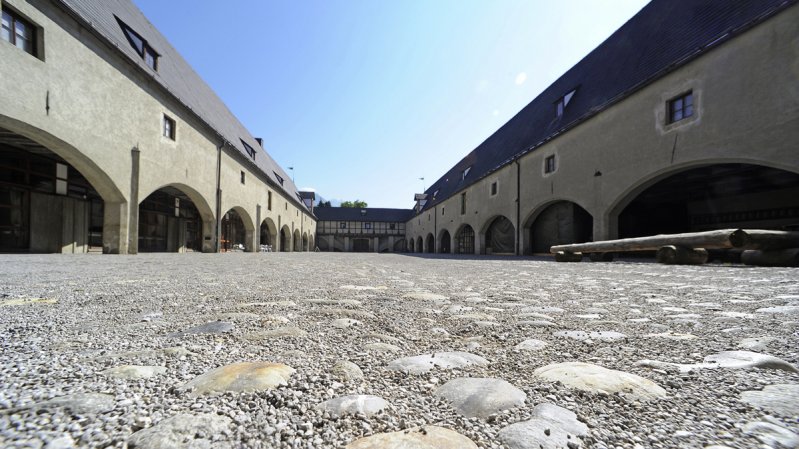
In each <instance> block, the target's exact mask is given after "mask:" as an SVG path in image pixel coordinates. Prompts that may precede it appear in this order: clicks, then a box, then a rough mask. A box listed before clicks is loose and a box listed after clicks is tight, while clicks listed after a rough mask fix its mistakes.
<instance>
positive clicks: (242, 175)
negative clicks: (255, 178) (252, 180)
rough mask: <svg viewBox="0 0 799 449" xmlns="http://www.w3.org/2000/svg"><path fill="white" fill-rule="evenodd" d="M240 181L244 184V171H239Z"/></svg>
mask: <svg viewBox="0 0 799 449" xmlns="http://www.w3.org/2000/svg"><path fill="white" fill-rule="evenodd" d="M241 183H242V184H244V172H241Z"/></svg>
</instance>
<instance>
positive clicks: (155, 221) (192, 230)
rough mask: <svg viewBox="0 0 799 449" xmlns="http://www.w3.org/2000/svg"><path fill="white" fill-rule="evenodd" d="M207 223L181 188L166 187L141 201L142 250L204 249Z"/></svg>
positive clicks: (140, 245)
mask: <svg viewBox="0 0 799 449" xmlns="http://www.w3.org/2000/svg"><path fill="white" fill-rule="evenodd" d="M202 230H203V223H202V219H201V218H200V212H199V211H198V210H197V207H195V206H194V203H193V202H192V201H191V200H190V199H189V197H188V196H186V195H185V194H184V193H183V192H181V191H180V190H178V189H176V188H174V187H163V188H161V189H159V190H156V191H155V192H153V193H151V194H150V195H149V196H148V197H147V198H145V199H144V201H142V202H141V203H140V204H139V252H141V253H159V252H186V251H188V252H191V251H197V252H200V251H202V244H203V242H202Z"/></svg>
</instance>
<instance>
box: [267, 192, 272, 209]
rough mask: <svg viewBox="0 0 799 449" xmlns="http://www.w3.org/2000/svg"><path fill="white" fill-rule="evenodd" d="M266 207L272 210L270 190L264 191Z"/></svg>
mask: <svg viewBox="0 0 799 449" xmlns="http://www.w3.org/2000/svg"><path fill="white" fill-rule="evenodd" d="M266 208H267V209H268V210H272V192H266Z"/></svg>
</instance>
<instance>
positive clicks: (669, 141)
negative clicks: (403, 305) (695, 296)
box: [406, 0, 799, 254]
mask: <svg viewBox="0 0 799 449" xmlns="http://www.w3.org/2000/svg"><path fill="white" fill-rule="evenodd" d="M798 43H799V6H797V4H796V2H795V1H789V2H784V1H777V0H774V1H768V0H767V1H745V0H742V1H734V2H717V1H713V0H699V1H694V0H692V1H672V0H654V1H652V2H651V3H649V4H648V5H647V6H645V7H644V8H643V9H642V10H641V11H640V12H639V13H638V14H637V15H636V16H635V17H633V18H632V19H630V20H629V21H628V22H627V23H626V24H625V25H624V26H622V27H621V28H620V29H619V30H617V31H616V32H615V33H614V34H613V35H612V36H611V37H609V38H608V39H607V40H606V41H605V42H604V43H602V44H601V45H600V46H599V47H597V48H596V49H595V50H594V51H592V52H591V53H590V54H588V55H587V56H586V57H585V58H584V59H583V60H582V61H580V62H579V63H578V64H577V65H576V66H574V67H573V68H572V69H570V70H569V71H568V72H566V73H565V74H564V75H563V76H561V77H560V78H559V79H558V80H556V81H555V82H554V83H553V84H552V85H551V86H549V87H548V88H547V89H545V90H544V92H542V93H541V94H540V95H539V96H538V97H537V98H535V99H534V100H533V101H532V102H531V103H530V104H529V105H528V106H526V107H525V108H524V109H522V111H520V112H519V113H518V114H517V115H516V116H515V117H513V118H512V119H511V120H510V121H509V122H508V123H506V124H505V125H503V126H502V127H501V128H500V129H499V130H497V131H496V132H495V133H494V134H493V135H492V136H490V137H489V138H488V139H487V140H486V141H485V142H483V143H482V144H481V145H480V146H478V147H477V148H476V149H474V150H473V151H472V152H470V153H469V154H468V155H467V156H466V157H464V158H463V159H462V160H460V161H459V162H458V163H457V164H456V165H455V166H453V167H452V168H451V169H450V170H449V171H448V172H447V173H445V174H444V175H443V176H441V178H440V179H438V180H437V181H436V182H435V183H433V184H432V185H431V186H430V188H429V189H427V190H426V192H425V194H424V195H422V196H419V195H417V197H420V198H423V199H422V200H421V201H419V202H418V203H417V206H418V207H417V209H416V213H415V215H414V217H413V218H411V219H410V220H409V221H408V225H407V228H406V233H407V236H408V239H407V242H408V245H411V244H412V243H413V244H414V247H415V248H414V249H415V251H417V252H421V251H424V252H455V253H470V254H471V253H476V254H492V253H493V254H535V253H545V252H548V249H549V247H550V246H551V245H554V244H561V243H575V242H584V241H591V240H605V239H613V238H622V237H635V236H641V235H652V234H658V233H677V232H690V231H702V230H709V229H723V228H738V227H744V228H746V227H752V228H766V229H786V230H789V229H793V230H796V229H799V83H798V82H797V80H799V45H797V44H798Z"/></svg>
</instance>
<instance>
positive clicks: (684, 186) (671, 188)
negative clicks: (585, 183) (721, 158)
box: [611, 163, 799, 238]
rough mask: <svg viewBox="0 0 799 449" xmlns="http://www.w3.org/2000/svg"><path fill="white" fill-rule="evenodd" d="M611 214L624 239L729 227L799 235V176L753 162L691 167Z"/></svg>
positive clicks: (656, 181)
mask: <svg viewBox="0 0 799 449" xmlns="http://www.w3.org/2000/svg"><path fill="white" fill-rule="evenodd" d="M616 214H618V215H616ZM611 215H616V217H617V223H618V236H619V237H620V238H627V237H639V236H645V235H654V234H672V233H682V232H698V231H706V230H712V229H725V228H758V229H785V230H799V173H794V172H791V171H787V170H782V169H777V168H772V167H767V166H764V165H756V164H748V163H720V164H712V165H707V164H706V165H700V166H696V165H694V166H692V167H685V168H681V169H679V170H675V171H671V172H668V173H665V174H661V175H659V176H655V177H653V178H652V179H650V180H649V181H646V182H643V183H641V185H640V186H639V187H638V188H636V189H633V190H632V191H631V192H630V193H629V194H628V195H626V196H625V197H623V198H621V199H619V201H618V202H617V204H616V205H615V206H614V207H613V208H612V209H611Z"/></svg>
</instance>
